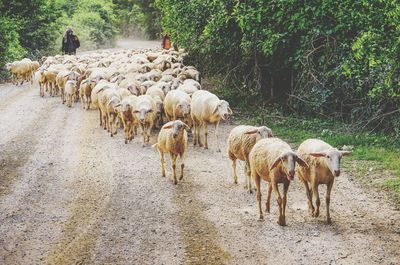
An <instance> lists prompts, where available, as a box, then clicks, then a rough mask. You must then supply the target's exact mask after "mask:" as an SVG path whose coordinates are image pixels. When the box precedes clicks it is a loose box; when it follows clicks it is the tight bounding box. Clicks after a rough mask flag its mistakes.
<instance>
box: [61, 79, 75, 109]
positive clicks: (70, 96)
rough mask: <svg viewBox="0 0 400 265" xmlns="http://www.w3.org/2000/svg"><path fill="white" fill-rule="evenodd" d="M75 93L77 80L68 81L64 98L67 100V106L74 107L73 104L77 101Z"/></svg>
mask: <svg viewBox="0 0 400 265" xmlns="http://www.w3.org/2000/svg"><path fill="white" fill-rule="evenodd" d="M75 91H76V80H68V81H67V82H66V83H65V87H64V93H65V95H64V96H63V98H65V99H66V102H67V106H68V107H69V108H70V107H72V102H73V101H74V99H75Z"/></svg>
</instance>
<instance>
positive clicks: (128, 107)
mask: <svg viewBox="0 0 400 265" xmlns="http://www.w3.org/2000/svg"><path fill="white" fill-rule="evenodd" d="M137 98H138V97H137V96H135V95H130V96H128V97H125V98H123V99H122V100H121V102H120V103H119V104H117V105H116V112H118V117H119V118H120V119H121V122H122V125H123V127H124V136H125V144H127V143H128V141H131V140H133V139H134V137H135V133H136V130H137V129H136V128H137V124H138V120H137V119H136V115H134V113H133V111H134V109H135V107H136V101H137Z"/></svg>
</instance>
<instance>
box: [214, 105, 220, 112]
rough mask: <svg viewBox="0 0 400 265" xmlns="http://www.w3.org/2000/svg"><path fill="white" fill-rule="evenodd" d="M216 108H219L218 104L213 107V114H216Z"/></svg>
mask: <svg viewBox="0 0 400 265" xmlns="http://www.w3.org/2000/svg"><path fill="white" fill-rule="evenodd" d="M218 108H219V104H218V105H217V106H216V107H215V109H214V111H213V114H216V113H217V111H218Z"/></svg>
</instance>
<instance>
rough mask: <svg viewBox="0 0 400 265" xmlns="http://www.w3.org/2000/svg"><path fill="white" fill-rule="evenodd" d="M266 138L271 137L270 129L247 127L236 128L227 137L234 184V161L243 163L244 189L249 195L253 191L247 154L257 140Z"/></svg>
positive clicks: (235, 181)
mask: <svg viewBox="0 0 400 265" xmlns="http://www.w3.org/2000/svg"><path fill="white" fill-rule="evenodd" d="M267 137H273V134H272V130H271V129H270V128H267V127H265V126H260V127H254V126H248V125H239V126H236V127H235V128H233V129H232V131H231V132H230V134H229V137H228V157H229V159H230V160H231V161H232V170H233V180H234V183H235V184H237V174H236V160H237V159H239V160H242V161H245V174H246V176H247V181H246V188H247V190H248V191H249V192H250V193H252V192H253V191H252V189H251V178H250V163H249V153H250V151H251V149H252V148H253V146H254V145H255V144H256V142H257V141H258V140H260V139H263V138H267Z"/></svg>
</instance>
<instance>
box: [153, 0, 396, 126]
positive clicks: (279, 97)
mask: <svg viewBox="0 0 400 265" xmlns="http://www.w3.org/2000/svg"><path fill="white" fill-rule="evenodd" d="M156 3H157V6H158V7H159V8H160V9H161V11H162V25H163V27H164V30H165V31H167V32H169V33H170V34H171V37H172V41H173V42H176V43H178V45H180V46H183V47H185V48H186V49H188V50H189V52H190V54H191V56H190V58H189V59H190V60H191V63H194V64H195V65H196V66H198V67H200V69H201V70H202V72H204V73H205V74H209V75H215V74H217V75H222V76H223V80H225V86H228V87H230V88H231V89H233V90H234V91H235V92H234V93H231V94H240V95H242V96H243V97H247V96H250V97H252V98H259V99H260V100H259V101H258V102H255V104H263V103H265V102H277V103H280V104H281V105H283V106H286V107H287V109H290V110H291V111H292V112H295V113H298V114H302V115H307V116H311V117H314V116H323V117H327V116H328V117H331V118H336V119H344V120H346V121H349V122H353V123H355V124H356V125H357V127H358V128H360V127H364V126H368V127H370V128H372V129H375V128H379V129H383V130H390V131H392V132H396V130H399V129H398V128H399V124H400V112H399V111H398V109H399V106H400V66H399V61H400V60H399V57H400V51H399V49H400V48H399V47H400V46H399V43H400V26H399V25H400V24H399V23H398V21H399V20H400V4H399V3H398V1H395V0H373V1H350V0H346V1H332V0H317V1H311V2H310V1H307V2H304V1H280V0H272V1H269V2H268V4H266V3H265V1H262V0H255V1H234V0H226V1H200V0H192V1H189V2H188V1H177V0H157V1H156ZM249 92H250V93H249ZM255 95H258V97H255ZM236 97H237V96H236ZM397 133H399V132H398V131H397Z"/></svg>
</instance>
